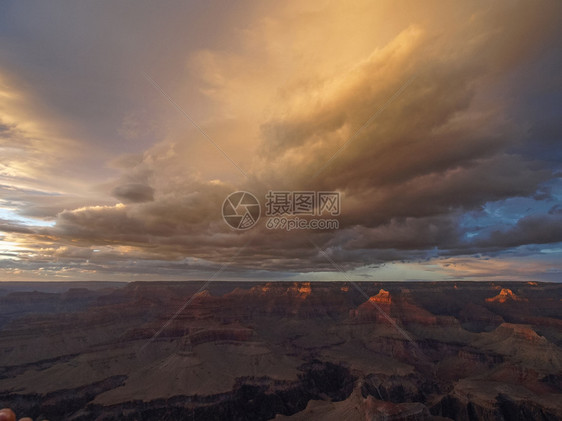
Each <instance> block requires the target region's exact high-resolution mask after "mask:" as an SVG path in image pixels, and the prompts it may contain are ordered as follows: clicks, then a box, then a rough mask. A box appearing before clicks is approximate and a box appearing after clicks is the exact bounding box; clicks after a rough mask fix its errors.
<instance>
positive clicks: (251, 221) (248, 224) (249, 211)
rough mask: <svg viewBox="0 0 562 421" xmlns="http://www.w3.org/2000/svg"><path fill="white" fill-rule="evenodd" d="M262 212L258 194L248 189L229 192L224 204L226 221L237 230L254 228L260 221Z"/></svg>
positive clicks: (223, 213)
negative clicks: (247, 190) (249, 191)
mask: <svg viewBox="0 0 562 421" xmlns="http://www.w3.org/2000/svg"><path fill="white" fill-rule="evenodd" d="M260 214H261V207H260V202H258V199H257V198H256V196H254V195H253V194H252V193H248V192H246V191H237V192H234V193H231V194H229V195H228V197H227V198H226V199H225V200H224V202H223V204H222V217H223V219H224V222H226V223H227V224H228V225H229V226H230V227H232V228H234V229H237V230H247V229H250V228H252V227H253V226H254V225H256V223H257V222H258V219H259V218H260Z"/></svg>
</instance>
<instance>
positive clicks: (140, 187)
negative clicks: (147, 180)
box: [111, 183, 154, 203]
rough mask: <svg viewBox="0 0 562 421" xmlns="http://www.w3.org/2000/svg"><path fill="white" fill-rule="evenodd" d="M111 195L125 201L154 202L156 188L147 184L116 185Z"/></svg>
mask: <svg viewBox="0 0 562 421" xmlns="http://www.w3.org/2000/svg"><path fill="white" fill-rule="evenodd" d="M111 195H112V196H114V197H116V198H117V199H119V200H121V201H123V202H125V203H141V202H152V201H153V200H154V189H153V188H152V187H150V186H147V185H145V184H140V183H130V184H123V185H120V186H117V187H115V188H114V189H113V190H112V191H111Z"/></svg>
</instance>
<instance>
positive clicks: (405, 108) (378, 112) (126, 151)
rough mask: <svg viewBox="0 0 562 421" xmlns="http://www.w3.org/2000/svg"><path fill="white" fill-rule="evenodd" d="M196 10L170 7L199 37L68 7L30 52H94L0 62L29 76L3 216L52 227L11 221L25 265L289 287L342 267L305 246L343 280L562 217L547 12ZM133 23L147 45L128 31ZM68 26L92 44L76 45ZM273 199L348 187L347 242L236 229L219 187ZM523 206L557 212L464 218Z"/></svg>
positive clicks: (14, 122)
mask: <svg viewBox="0 0 562 421" xmlns="http://www.w3.org/2000/svg"><path fill="white" fill-rule="evenodd" d="M20 7H23V6H18V7H14V8H13V10H12V11H11V16H12V18H13V19H12V21H13V22H15V23H11V24H10V27H9V28H12V30H13V31H15V32H13V33H12V35H11V36H13V34H15V33H18V31H21V30H23V29H22V28H27V27H28V24H27V25H24V24H23V23H22V20H21V16H23V11H24V10H23V9H21V8H20ZM113 7H114V8H116V9H115V10H118V11H120V13H124V9H122V6H113ZM184 7H188V6H184ZM192 7H193V10H184V9H183V8H181V11H183V12H185V13H187V11H189V12H190V13H192V14H193V16H195V17H194V18H192V21H190V22H192V23H193V24H194V25H196V26H197V27H198V28H199V30H200V31H203V32H201V33H200V34H198V33H194V32H193V31H194V29H193V28H192V27H191V26H190V25H186V24H185V23H184V22H183V19H182V18H181V13H179V12H178V10H174V9H173V8H169V7H163V8H162V9H159V8H158V10H154V9H153V8H151V7H141V8H138V9H135V11H134V12H132V13H133V14H132V17H131V21H130V22H129V21H127V22H120V21H119V22H117V21H116V19H117V18H116V17H115V16H120V14H119V13H108V12H109V11H110V10H109V9H104V8H103V7H98V6H83V7H82V6H75V7H73V8H70V9H68V10H67V9H64V10H65V12H64V13H67V14H68V16H73V17H75V18H76V20H75V21H74V20H71V19H70V20H68V21H67V20H64V22H61V25H63V27H62V29H61V30H60V32H59V31H57V30H56V28H55V26H56V25H54V24H53V22H50V23H40V22H37V27H33V28H28V29H29V30H31V31H32V32H31V34H30V35H29V37H28V38H29V39H28V41H27V42H28V43H29V47H33V46H35V48H37V45H38V44H39V43H41V45H42V42H43V38H44V39H45V43H46V44H47V45H48V47H49V51H50V52H51V53H52V54H54V57H59V56H60V57H68V56H73V54H76V52H78V51H82V50H84V47H91V49H85V50H84V51H90V53H89V54H90V55H89V56H87V57H86V56H80V57H79V59H78V62H77V63H76V64H75V65H73V66H70V67H69V68H68V69H67V68H66V67H65V69H62V70H61V73H57V72H58V70H59V69H61V68H62V67H61V66H62V64H61V63H60V62H59V61H57V60H54V59H49V58H48V57H47V56H37V57H35V56H34V57H28V56H27V55H26V53H23V52H19V53H16V52H15V51H12V53H11V55H10V57H9V60H8V61H7V63H8V64H7V65H5V67H6V69H7V70H4V71H5V72H7V74H8V73H9V74H10V75H13V74H15V73H16V70H18V69H19V68H21V67H22V66H23V64H22V63H26V62H27V61H26V60H29V63H30V65H29V66H27V65H26V66H23V67H25V71H22V76H21V80H25V81H29V82H28V84H27V85H25V84H23V83H22V84H20V83H17V82H16V81H19V79H18V78H9V80H8V79H6V80H8V82H7V83H6V86H9V87H10V88H9V89H4V91H3V92H6V93H7V94H6V95H4V97H2V98H8V99H4V100H3V104H4V106H3V108H2V107H0V111H2V112H4V114H5V115H6V116H8V114H9V113H8V111H10V110H14V111H10V113H11V114H10V115H9V116H8V117H10V118H8V117H5V116H2V120H1V121H0V135H1V136H3V137H4V139H5V140H4V143H3V144H2V146H3V147H4V148H5V149H6V151H7V152H6V157H7V158H6V159H5V160H4V161H3V162H2V163H1V165H3V166H0V171H3V173H2V174H3V177H4V178H3V180H5V181H3V182H5V183H6V184H7V185H9V186H12V187H13V186H16V187H18V189H19V190H17V191H16V190H12V191H10V192H9V193H5V197H4V202H3V204H4V205H5V206H6V207H9V208H10V209H11V210H14V209H15V210H17V212H18V214H19V215H22V216H28V217H37V218H53V220H55V221H56V225H55V226H54V227H45V228H38V227H35V228H29V230H28V229H27V228H25V230H24V229H23V228H22V227H18V226H15V225H13V224H10V223H8V222H5V223H4V226H5V230H6V231H7V232H10V235H11V236H12V237H11V238H12V239H14V240H16V242H19V243H20V244H21V245H22V247H23V248H24V249H25V250H26V251H25V252H20V254H19V257H20V263H18V264H20V265H25V264H26V263H29V264H30V265H31V264H32V263H33V262H35V261H37V260H42V261H43V263H45V262H49V261H53V262H55V263H53V265H54V266H53V267H62V266H60V265H61V264H64V265H67V264H70V263H74V264H76V265H78V266H80V267H81V268H82V269H84V270H86V263H85V262H86V261H88V262H89V263H88V265H94V264H95V265H96V268H95V269H94V268H93V267H92V268H91V269H92V270H96V271H98V272H104V273H106V272H110V271H111V270H116V271H124V272H130V273H134V272H135V271H137V269H136V268H139V267H142V268H143V270H145V271H146V272H147V273H148V272H149V271H151V272H155V273H158V272H160V273H168V272H169V270H172V269H169V270H168V269H167V268H175V269H173V270H176V271H181V270H191V269H193V268H194V267H196V270H197V271H199V270H204V269H205V268H207V269H209V268H215V267H216V265H220V264H223V263H229V264H230V265H231V267H232V270H238V271H248V272H250V271H254V273H258V272H259V271H277V272H278V273H280V274H283V276H285V275H284V274H286V273H287V272H292V273H303V272H309V271H326V272H327V271H333V270H334V267H333V266H331V264H330V262H328V261H327V260H326V259H325V257H324V256H323V255H322V253H319V252H318V250H316V248H315V247H313V246H312V245H311V244H310V241H309V239H311V240H312V241H313V242H314V243H315V244H317V245H318V246H319V247H321V248H322V249H326V250H327V251H326V252H327V253H328V254H329V256H331V258H333V259H334V260H335V261H337V262H338V264H339V265H340V266H341V267H343V268H345V269H353V268H358V267H363V266H372V265H374V266H376V265H381V264H384V263H385V262H395V261H404V262H409V261H412V262H414V261H425V260H427V259H435V258H437V257H436V256H447V258H450V259H453V258H461V257H459V256H466V255H467V254H471V253H476V252H479V253H483V254H486V253H488V254H490V255H495V256H497V255H498V254H501V253H502V252H507V251H509V250H510V249H512V248H515V247H520V246H525V245H531V244H547V243H554V242H558V241H562V238H561V236H560V233H559V232H558V230H557V229H556V228H552V227H553V226H555V224H558V225H556V226H560V225H562V224H560V223H559V222H560V221H558V219H557V218H558V217H557V209H558V207H559V201H560V196H559V195H558V193H557V192H556V189H555V188H553V187H552V185H555V184H556V183H557V182H556V179H557V171H559V170H560V169H559V164H560V162H559V161H560V159H559V158H560V157H559V156H558V155H557V154H556V153H555V152H552V151H553V150H554V149H556V148H555V147H554V146H555V145H556V144H557V142H558V141H559V139H558V138H559V136H558V134H559V133H560V124H559V123H558V121H557V120H556V119H555V118H554V117H553V116H552V115H550V114H549V115H540V113H539V110H540V108H541V105H544V107H546V108H549V109H550V108H551V106H552V104H553V103H555V102H556V99H559V95H560V84H559V77H558V76H556V73H555V71H554V70H553V69H554V67H553V64H552V63H556V60H553V59H554V58H556V57H558V58H559V50H558V49H557V45H558V43H559V41H558V40H559V38H560V35H561V34H560V27H559V25H557V22H556V16H559V14H560V12H561V10H560V9H561V7H562V6H560V5H559V4H557V3H548V4H546V3H545V4H543V5H541V7H540V8H539V7H536V6H535V5H530V4H525V3H510V2H495V3H493V4H484V3H482V4H465V5H449V4H447V3H440V2H436V3H430V5H425V4H424V5H421V4H420V5H417V4H410V3H408V7H407V9H408V11H407V12H404V8H402V7H401V6H400V4H395V3H385V2H381V3H380V4H373V3H372V2H357V3H355V4H354V5H352V6H349V5H346V6H345V7H344V6H341V5H338V4H333V3H329V4H328V3H326V4H324V3H316V4H284V3H283V4H281V3H267V2H266V3H264V4H262V5H259V6H257V5H249V4H246V3H244V4H243V5H242V6H240V7H241V9H242V10H243V11H244V13H242V12H235V11H234V10H232V9H228V10H222V9H221V8H220V7H218V5H217V4H213V5H211V6H210V7H211V9H212V10H215V11H217V15H216V16H213V19H216V21H215V23H214V24H213V31H207V32H205V27H202V26H200V24H199V23H198V22H200V21H201V22H202V21H205V20H204V19H203V18H204V17H206V18H207V19H208V18H209V16H210V15H208V12H205V11H203V10H200V9H199V8H198V7H196V6H192ZM110 9H111V8H110ZM218 9H221V10H218ZM61 10H62V9H61ZM436 10H439V13H435V11H436ZM43 12H44V13H47V12H45V10H44V9H43ZM149 12H150V13H149ZM38 13H39V12H33V14H32V17H33V16H35V18H34V19H35V20H37V16H38V15H37V14H38ZM151 13H153V14H154V13H155V14H156V15H157V17H158V19H161V20H162V21H163V22H169V25H166V27H163V26H161V25H159V24H158V23H157V22H156V21H157V20H158V19H153V18H152V17H151ZM90 16H91V17H92V19H93V21H92V22H93V23H89V21H88V22H86V21H87V20H88V19H90ZM190 16H191V15H190ZM32 21H33V19H32ZM73 22H74V23H73ZM96 22H97V23H99V24H102V26H103V27H104V28H105V29H106V31H105V32H103V34H102V36H98V35H99V30H98V29H97V28H95V27H96ZM80 23H84V25H81V24H80ZM18 25H19V26H18ZM82 26H83V27H82ZM168 26H169V27H168ZM14 28H15V29H14ZM146 28H152V29H153V30H151V31H148V30H146V32H150V37H147V36H146V35H141V33H142V34H144V33H145V29H146ZM94 29H96V30H94ZM141 29H142V31H141ZM73 31H76V32H77V33H79V34H81V36H82V37H83V40H82V41H80V39H81V38H80V37H72V39H69V40H68V41H67V40H66V39H67V38H68V37H65V36H63V35H64V34H67V33H73ZM210 32H212V34H211V33H210ZM8 35H10V34H8ZM195 35H197V36H195ZM203 35H205V36H203ZM207 35H208V36H209V38H208V39H207V38H206V36H207ZM8 39H10V36H8ZM116 40H122V42H123V44H122V45H120V44H119V43H117V42H116ZM141 41H142V42H141ZM4 42H5V41H4ZM119 42H121V41H119ZM161 45H166V48H165V49H162V48H161ZM140 46H142V48H141V47H140ZM125 51H126V53H124V52H125ZM556 51H558V52H556ZM557 54H558V56H557ZM122 55H123V57H122ZM139 69H142V70H145V71H147V72H148V73H150V74H151V75H152V76H153V77H154V78H155V80H157V81H159V82H160V83H161V85H162V87H163V88H164V89H165V90H166V92H168V93H169V95H170V97H172V98H173V99H174V101H175V102H176V103H177V104H178V105H179V106H180V107H181V108H182V110H184V111H185V112H186V113H187V114H188V115H189V116H190V118H192V119H193V120H194V121H196V122H197V124H198V125H199V128H200V130H201V131H203V132H204V133H205V135H203V134H202V133H201V131H200V130H198V129H196V128H194V127H193V125H192V124H191V122H190V121H188V120H187V119H185V115H184V114H183V113H181V112H178V110H177V109H176V108H175V107H174V106H172V105H170V103H169V102H168V101H167V100H166V98H164V97H163V96H162V95H161V94H160V93H159V92H158V91H156V90H154V89H153V87H152V86H151V85H150V84H148V83H146V81H145V80H144V78H143V77H141V76H142V75H141V72H140V71H139ZM0 70H2V69H0ZM8 70H9V71H8ZM41 75H44V76H41ZM41 77H44V78H45V79H44V80H41V79H40V78H41ZM66 81H67V82H66ZM557 81H558V82H557ZM63 82H64V83H63ZM407 82H409V83H408V84H407V86H405V84H406V83H407ZM66 83H68V90H65V89H63V88H62V87H63V86H67V85H66ZM15 85H18V86H20V85H21V86H26V88H25V89H24V88H22V87H19V88H18V89H15V88H13V86H15ZM18 95H19V96H18ZM20 97H21V98H24V97H25V98H29V99H26V100H25V101H23V102H21V101H20V102H18V101H19V100H17V101H16V99H17V98H20ZM85 98H88V100H87V101H85V100H84V99H85ZM389 99H391V100H390V101H389ZM34 100H36V105H34V106H33V107H30V110H29V111H26V107H24V106H23V105H26V104H30V103H34ZM17 104H19V105H18V106H17V107H16V106H15V105H17ZM139 104H142V105H139ZM544 107H543V108H544ZM48 110H52V111H50V112H48ZM13 116H15V117H13ZM12 117H13V118H12ZM16 117H17V118H16ZM29 121H37V122H38V123H37V124H29V123H28V122H29ZM48 121H52V124H51V125H48V124H47V123H46V122H48ZM366 122H368V124H365V123H366ZM39 123H41V124H39ZM94 126H95V127H94ZM59 134H60V137H59V136H58V135H59ZM131 138H134V139H135V142H131V141H130V140H131ZM208 138H210V139H212V140H213V142H215V143H216V144H217V145H219V146H220V148H221V149H222V150H223V151H225V152H226V154H227V155H228V156H229V157H230V158H231V159H233V160H234V161H235V162H236V163H237V164H238V165H239V166H240V167H241V168H242V169H243V170H244V172H245V173H247V174H248V175H249V177H248V178H245V177H244V176H243V175H242V174H241V173H240V172H239V171H238V169H237V168H236V167H235V166H233V165H231V163H230V162H229V160H228V159H227V158H225V157H224V156H223V154H222V153H221V152H220V151H219V150H217V148H215V146H214V145H213V144H212V143H211V142H209V140H208ZM58 139H63V140H61V141H59V140H58ZM66 139H70V140H68V141H66ZM553 148H554V149H553ZM318 171H320V174H319V176H318V177H316V176H315V175H316V174H317V173H318ZM69 174H79V177H72V176H69ZM100 174H104V175H103V176H102V175H100ZM68 180H73V182H72V183H71V182H70V181H68ZM43 181H45V182H44V183H43ZM47 181H48V182H47ZM26 183H27V184H26ZM549 183H550V184H549ZM20 184H21V185H20ZM28 184H30V185H28ZM546 185H548V186H550V187H548V189H547V188H546V187H545V186H546ZM55 186H58V188H54V187H55ZM24 187H25V188H27V190H25V191H24ZM267 189H273V190H326V191H338V192H340V193H341V194H342V214H341V216H340V217H339V221H340V230H338V231H335V232H312V231H311V232H297V231H293V232H290V233H287V232H276V231H270V230H267V229H266V228H265V227H264V226H263V225H259V226H257V227H255V228H253V229H252V230H249V231H247V232H245V233H241V232H234V231H232V230H230V229H229V228H228V227H227V226H226V225H225V224H224V222H223V220H222V217H221V214H220V210H221V206H222V202H223V200H224V198H225V197H226V196H227V195H228V194H230V193H231V192H233V191H236V190H246V191H251V192H253V193H255V194H256V195H258V196H259V197H261V198H263V197H264V195H265V192H266V190H267ZM547 190H548V191H547ZM37 192H48V193H49V194H47V195H42V194H39V193H37ZM55 193H56V195H55ZM517 197H525V198H533V197H534V198H535V199H536V200H542V201H544V202H545V203H547V204H548V206H549V208H552V212H551V214H548V210H545V211H544V212H543V211H541V212H540V213H539V214H538V215H528V211H526V210H525V209H521V215H518V216H517V219H516V220H515V221H507V220H506V221H503V222H505V223H503V222H502V227H499V226H497V227H493V229H490V228H489V227H488V228H486V229H481V230H477V229H473V230H470V229H469V228H467V227H466V226H463V225H462V221H463V216H465V215H466V214H467V213H470V212H478V211H479V210H480V209H482V208H484V207H485V206H486V204H487V203H490V202H498V203H499V202H501V201H504V200H506V199H509V198H517ZM529 200H531V199H529ZM117 202H120V203H117ZM557 206H558V207H557ZM262 223H263V220H262ZM549 227H550V228H549ZM500 228H501V229H500ZM18 230H19V231H18ZM16 234H19V235H20V236H19V237H18V236H17V235H16ZM468 234H470V235H471V236H468ZM473 234H474V235H473ZM472 235H473V236H472ZM94 248H95V249H96V250H98V249H99V250H101V251H97V252H94V251H93V250H94ZM529 253H532V251H529ZM38 256H40V258H39V257H38ZM462 258H464V257H462ZM185 259H195V260H189V262H188V263H185V262H186V260H185ZM197 259H199V260H197ZM196 260H197V261H198V262H199V263H197V264H196V263H195V261H196ZM62 261H64V262H63V263H61V262H62ZM117 262H118V263H117ZM139 262H142V264H141V263H139ZM201 262H205V263H204V264H203V263H201ZM10 264H12V263H10ZM64 265H63V266H64ZM67 266H68V265H67ZM64 267H66V266H64ZM68 267H70V266H68ZM149 267H150V268H152V269H148V268H149ZM112 268H113V269H112ZM194 270H195V269H194ZM197 273H199V272H197ZM467 273H468V272H467Z"/></svg>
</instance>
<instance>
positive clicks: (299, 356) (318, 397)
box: [0, 282, 562, 420]
mask: <svg viewBox="0 0 562 421" xmlns="http://www.w3.org/2000/svg"><path fill="white" fill-rule="evenodd" d="M45 285H47V284H43V285H42V286H41V288H43V290H41V291H39V290H38V291H34V292H22V291H17V290H16V289H17V288H16V287H14V286H12V287H11V289H8V290H6V288H4V292H3V293H2V294H3V295H1V296H0V304H1V306H0V321H1V324H0V355H1V356H2V363H3V364H2V367H1V368H0V405H2V406H11V407H14V408H15V409H17V411H18V412H19V413H25V414H29V415H31V416H33V417H34V418H39V419H41V417H44V418H48V419H64V420H98V419H99V420H114V419H115V420H117V419H119V420H121V419H124V420H134V419H192V418H193V419H202V420H205V419H240V420H242V419H252V420H254V419H255V420H268V419H294V420H325V419H338V420H339V419H346V420H365V419H385V418H387V419H388V418H392V419H428V420H430V419H443V418H446V419H482V420H486V419H512V418H513V414H524V417H525V419H530V420H533V419H541V420H542V419H560V418H562V405H561V403H560V399H559V397H560V393H561V392H562V350H561V344H562V309H561V307H560V305H559V303H560V300H561V298H562V287H560V286H558V285H556V284H543V283H537V284H536V285H535V284H533V285H529V284H527V283H521V284H515V283H512V284H505V285H501V286H500V287H499V288H497V286H496V285H492V284H490V283H480V282H479V283H457V284H456V285H455V284H452V283H384V284H383V283H373V282H364V283H359V284H357V285H358V287H359V289H360V291H358V290H357V289H356V288H350V286H349V285H348V284H347V283H338V282H330V283H328V282H311V283H304V282H270V283H259V282H251V283H250V282H248V283H244V282H238V283H229V282H222V283H221V282H216V283H211V284H210V285H209V286H208V288H207V289H206V290H204V291H200V290H199V289H200V287H201V283H196V282H193V283H190V282H185V283H130V284H126V285H109V284H108V287H107V288H103V289H95V290H93V289H88V288H83V287H82V288H75V286H74V285H72V284H69V285H68V289H67V290H65V291H49V290H48V286H45ZM41 288H38V289H41ZM54 379H56V381H54ZM438 417H441V418H438Z"/></svg>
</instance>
